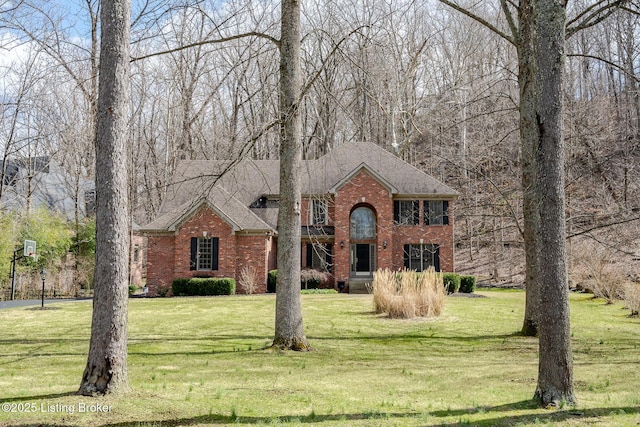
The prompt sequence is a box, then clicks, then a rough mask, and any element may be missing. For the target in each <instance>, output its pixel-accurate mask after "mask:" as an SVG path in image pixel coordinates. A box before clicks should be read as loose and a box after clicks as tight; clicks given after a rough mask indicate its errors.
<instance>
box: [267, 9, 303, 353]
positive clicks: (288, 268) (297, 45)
mask: <svg viewBox="0 0 640 427" xmlns="http://www.w3.org/2000/svg"><path fill="white" fill-rule="evenodd" d="M281 14H282V21H281V30H280V31H281V36H280V202H279V210H278V259H277V264H278V280H277V288H276V321H275V336H274V339H273V344H272V345H273V346H274V347H277V348H282V349H290V350H297V351H306V350H309V349H310V348H311V347H310V345H309V342H308V341H307V338H306V336H305V333H304V325H303V321H302V300H301V296H300V250H301V248H300V233H301V217H300V215H301V209H302V199H301V197H302V194H301V192H302V191H301V188H302V187H301V186H302V183H301V179H302V122H301V120H300V101H301V90H302V73H301V70H300V58H301V55H300V50H301V27H300V3H299V1H298V0H283V1H282V3H281Z"/></svg>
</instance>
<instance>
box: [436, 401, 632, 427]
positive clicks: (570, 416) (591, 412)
mask: <svg viewBox="0 0 640 427" xmlns="http://www.w3.org/2000/svg"><path fill="white" fill-rule="evenodd" d="M511 410H529V411H533V412H531V413H528V414H520V415H507V416H500V415H499V414H496V416H494V417H491V418H484V419H480V420H474V421H473V422H471V421H468V420H461V419H460V417H462V416H463V415H472V414H475V413H484V414H492V413H493V412H502V411H511ZM625 414H627V415H628V414H640V407H638V406H626V407H610V408H591V409H580V408H567V409H559V410H548V409H542V408H540V407H539V406H538V405H537V402H536V401H534V400H525V401H522V402H516V403H511V404H506V405H501V406H495V407H489V408H482V407H478V408H470V409H468V410H466V411H465V410H461V411H457V410H456V411H437V412H432V413H431V415H434V416H437V417H441V418H444V417H458V420H456V421H451V422H437V423H433V424H430V425H429V426H425V427H436V426H444V427H447V426H448V427H454V426H460V425H474V426H487V427H489V426H492V427H493V426H512V425H521V424H545V423H559V425H562V424H563V423H566V422H567V421H569V420H574V421H576V420H578V421H579V420H583V421H584V422H585V423H586V422H587V419H592V418H596V419H598V418H601V417H605V416H612V415H625Z"/></svg>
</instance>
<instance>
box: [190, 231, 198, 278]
mask: <svg viewBox="0 0 640 427" xmlns="http://www.w3.org/2000/svg"><path fill="white" fill-rule="evenodd" d="M197 267H198V238H197V237H192V238H191V258H190V261H189V270H195V269H196V268H197Z"/></svg>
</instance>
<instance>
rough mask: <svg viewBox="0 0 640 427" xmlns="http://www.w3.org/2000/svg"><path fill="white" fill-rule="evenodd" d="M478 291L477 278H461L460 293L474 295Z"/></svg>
mask: <svg viewBox="0 0 640 427" xmlns="http://www.w3.org/2000/svg"><path fill="white" fill-rule="evenodd" d="M475 290H476V276H460V292H462V293H463V294H472V293H474V292H475Z"/></svg>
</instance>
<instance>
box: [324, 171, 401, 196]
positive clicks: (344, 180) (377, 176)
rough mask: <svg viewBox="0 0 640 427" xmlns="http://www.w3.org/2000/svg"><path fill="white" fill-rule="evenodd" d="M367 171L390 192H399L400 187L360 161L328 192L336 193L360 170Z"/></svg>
mask: <svg viewBox="0 0 640 427" xmlns="http://www.w3.org/2000/svg"><path fill="white" fill-rule="evenodd" d="M362 170H364V171H366V172H367V173H368V174H369V175H371V176H372V177H373V178H374V179H375V180H376V181H378V182H379V183H380V184H382V185H383V186H384V187H386V188H387V189H388V190H389V194H390V195H391V194H397V193H398V189H397V188H396V187H394V186H393V184H391V183H389V182H388V181H387V180H386V179H385V178H384V177H382V176H380V174H378V173H377V172H376V171H374V170H373V169H371V168H370V167H369V166H368V165H367V164H366V163H360V164H359V165H358V166H357V167H356V168H355V169H354V170H352V171H351V172H349V173H348V174H346V175H345V176H344V177H343V178H342V179H340V181H338V182H337V183H336V185H334V186H333V187H331V188H330V189H329V190H328V192H329V193H331V194H335V193H337V192H338V190H340V189H341V188H342V187H343V186H344V185H345V184H347V183H348V182H349V181H351V179H352V178H353V177H354V176H356V175H357V174H358V173H360V171H362Z"/></svg>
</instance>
